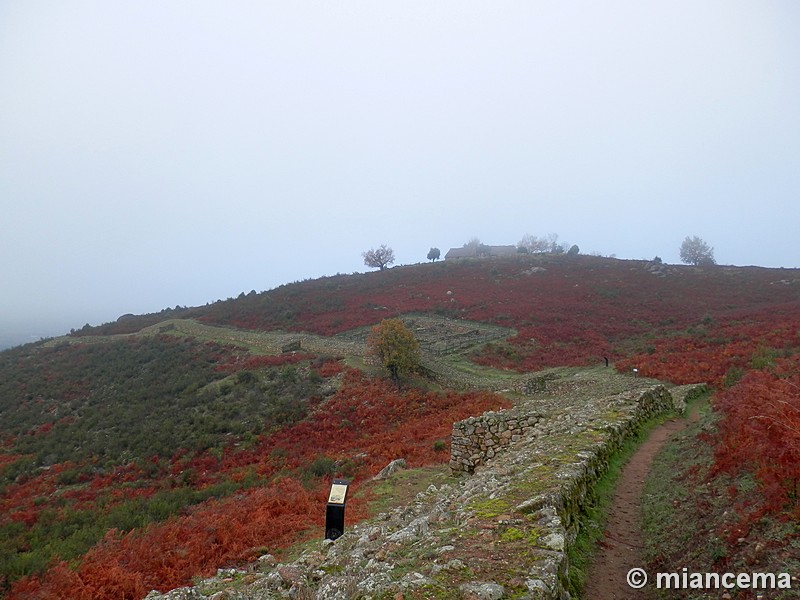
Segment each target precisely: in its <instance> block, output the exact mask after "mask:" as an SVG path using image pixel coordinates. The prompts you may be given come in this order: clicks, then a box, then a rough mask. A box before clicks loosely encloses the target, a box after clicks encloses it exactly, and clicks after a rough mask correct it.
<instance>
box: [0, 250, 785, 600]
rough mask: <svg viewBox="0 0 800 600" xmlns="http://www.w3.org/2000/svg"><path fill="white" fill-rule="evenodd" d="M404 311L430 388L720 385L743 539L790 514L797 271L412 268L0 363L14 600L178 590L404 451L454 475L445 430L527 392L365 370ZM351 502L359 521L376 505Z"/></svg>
mask: <svg viewBox="0 0 800 600" xmlns="http://www.w3.org/2000/svg"><path fill="white" fill-rule="evenodd" d="M398 315H404V316H405V318H406V319H407V321H408V322H409V323H411V324H412V325H413V327H414V328H415V331H416V332H417V333H418V335H419V336H420V337H421V338H425V337H426V336H427V338H428V339H429V341H430V343H429V344H428V345H427V346H425V347H426V355H425V363H426V367H427V368H428V373H429V374H430V375H431V376H433V377H434V381H433V382H428V383H425V385H427V386H428V387H433V388H453V387H456V388H462V389H476V388H480V389H483V390H502V389H508V390H511V389H514V381H515V380H516V379H518V378H519V375H516V374H515V373H517V372H519V373H524V372H527V371H534V370H539V369H542V368H545V367H550V366H559V365H590V364H600V363H602V362H603V357H608V358H610V359H611V360H612V361H614V362H615V363H616V365H617V367H618V368H619V369H620V370H622V371H630V369H632V368H634V367H636V368H637V369H638V370H639V372H640V373H641V374H643V375H648V376H655V377H659V378H661V379H663V380H667V381H672V382H674V383H688V382H693V381H708V382H710V383H711V384H713V385H714V386H716V387H717V388H718V390H719V393H718V395H717V401H716V403H717V406H718V407H719V410H720V411H721V413H722V416H723V419H722V421H721V425H720V434H719V436H718V437H717V438H715V439H714V440H712V441H713V443H714V444H715V447H716V448H717V454H716V458H715V460H716V464H715V469H716V471H715V472H733V471H736V470H738V469H742V468H744V469H748V470H749V471H750V472H752V473H754V474H755V476H756V478H757V481H758V484H759V486H760V488H759V489H760V492H761V493H760V494H759V496H758V497H757V502H755V503H754V504H751V506H750V507H749V508H748V510H747V511H744V512H742V523H743V526H746V524H747V523H748V522H749V520H751V519H753V518H757V517H758V515H759V514H762V515H763V514H776V515H787V516H788V515H797V514H798V489H797V481H799V480H800V473H799V472H798V471H797V469H798V468H800V467H799V466H798V465H800V441H799V440H800V434H798V433H797V432H798V431H799V430H800V427H799V426H800V402H798V394H797V386H798V384H800V382H798V381H797V372H798V369H797V367H798V366H800V365H799V364H798V363H799V362H800V361H799V360H798V356H800V354H798V351H800V337H798V334H799V333H800V273H798V272H797V271H787V270H782V269H781V270H778V269H761V268H755V267H746V268H736V267H716V266H715V267H705V268H702V269H699V268H695V267H675V266H666V265H657V264H651V263H646V262H643V261H618V260H613V259H601V258H594V257H582V256H574V257H572V256H570V257H568V256H559V257H550V256H532V257H513V258H509V259H502V260H500V259H487V260H475V261H464V262H456V263H438V264H430V265H419V266H411V267H400V268H395V269H390V270H387V271H384V272H378V273H370V274H366V275H339V276H335V277H329V278H322V279H319V280H314V281H305V282H300V283H296V284H290V285H286V286H281V287H280V288H277V289H275V290H271V291H269V292H265V293H262V294H256V293H254V292H253V293H251V294H248V295H244V294H242V295H241V296H240V297H239V298H237V299H230V300H227V301H223V302H218V303H215V304H213V305H209V306H206V307H197V308H186V309H172V310H167V311H164V312H162V313H159V314H154V315H143V316H126V317H124V318H121V319H120V320H119V321H117V322H116V323H110V324H106V325H104V326H101V327H96V328H84V329H83V330H81V331H79V332H76V334H74V335H72V336H70V337H68V338H66V339H59V340H52V341H50V342H48V343H46V344H34V345H28V346H24V347H21V348H17V349H13V350H10V351H6V352H3V353H0V422H2V423H3V425H2V431H0V436H1V438H0V439H2V440H3V450H2V453H0V486H2V487H0V508H2V511H1V514H2V515H3V516H2V518H0V540H2V541H1V542H0V543H1V544H2V545H3V546H2V548H0V557H3V558H2V559H0V560H2V562H0V569H1V570H2V571H1V572H2V575H0V576H2V577H3V580H2V581H3V582H4V584H3V585H4V586H5V588H6V589H7V590H9V592H8V593H9V595H10V597H21V596H22V595H23V594H24V593H26V592H25V590H28V591H30V592H31V593H32V592H33V591H34V590H40V593H41V594H44V596H43V597H47V596H46V590H51V592H52V593H53V594H55V595H54V596H53V597H56V596H57V595H58V593H59V590H61V591H63V589H64V588H70V587H74V586H75V585H78V583H76V582H77V581H80V582H81V583H80V585H84V586H87V587H86V589H87V590H89V589H94V590H95V592H93V593H95V597H100V596H101V595H102V594H99V593H97V592H96V590H98V589H104V590H128V591H129V592H130V593H131V594H133V595H135V594H136V593H139V592H142V591H143V590H144V591H147V590H148V589H150V588H152V587H160V588H163V587H164V586H170V585H178V584H180V583H182V582H185V581H186V580H187V578H189V577H191V576H192V575H194V574H197V573H203V572H208V570H209V569H213V568H214V567H215V566H218V565H219V564H222V563H223V562H225V561H231V560H236V559H247V558H249V557H250V558H251V557H253V556H254V555H255V553H256V552H257V551H258V550H259V549H258V546H259V545H261V546H263V545H267V546H268V547H269V548H270V549H274V548H276V547H280V546H281V545H283V544H286V543H287V542H289V541H291V540H293V539H295V537H294V536H295V535H296V532H298V531H301V530H302V529H303V528H304V527H308V526H309V525H312V526H319V523H318V521H319V515H318V513H317V509H316V508H315V507H317V506H318V505H319V503H320V502H324V491H325V488H326V485H327V483H326V482H327V481H328V480H327V479H326V478H328V477H330V476H332V475H346V476H350V477H354V478H355V479H357V480H362V479H365V478H367V477H369V476H370V475H371V474H374V473H375V472H376V471H377V469H379V468H380V467H381V466H383V465H384V464H385V463H386V462H388V461H389V460H391V459H393V458H396V457H397V456H405V457H406V459H407V460H409V462H410V463H411V464H412V465H414V464H416V465H422V464H427V463H431V462H439V463H445V462H447V460H448V459H449V453H448V452H447V445H448V439H449V438H448V436H449V431H450V424H451V423H452V422H453V421H455V420H459V419H462V418H464V417H466V416H469V415H470V414H477V413H480V412H482V411H483V410H487V409H489V408H498V407H501V406H507V405H508V402H509V399H510V400H512V401H513V400H514V394H513V393H506V394H505V396H506V397H505V398H504V397H500V396H498V395H495V394H489V393H487V392H485V391H483V392H460V393H455V392H452V391H447V390H446V389H440V391H436V389H434V390H433V391H425V390H421V389H415V388H414V387H413V386H412V388H409V389H406V390H396V389H393V388H392V387H391V386H389V385H387V384H386V383H385V382H383V381H381V380H379V379H374V378H373V377H371V376H370V375H374V374H376V372H375V371H374V369H373V368H372V367H370V366H369V364H368V363H365V361H364V354H365V350H364V343H363V340H364V337H365V329H364V328H365V327H367V326H369V325H372V324H375V323H377V322H379V321H380V320H381V319H383V318H387V317H393V316H398ZM298 343H299V350H297V348H298ZM290 348H294V349H295V350H294V352H291V351H290V352H287V353H282V352H281V350H283V349H290ZM352 366H355V367H358V368H359V369H365V370H366V372H367V375H364V374H362V373H360V372H359V371H356V370H353V369H352V368H351V367H352ZM508 369H510V370H511V371H508ZM418 383H422V382H418ZM432 423H436V425H435V426H432V425H431V424H432ZM234 499H235V500H234ZM286 499H291V501H290V502H289V503H288V504H287V503H286V502H285V500H286ZM733 501H735V498H734V500H733ZM359 502H360V504H359ZM359 502H356V503H355V504H354V505H353V506H352V510H353V513H354V515H359V514H361V515H363V514H365V511H366V502H365V501H359ZM759 511H760V512H759ZM237 515H239V516H237ZM223 522H229V523H235V524H236V525H235V526H229V527H227V528H225V527H221V523H223ZM269 523H272V525H268V524H269ZM276 523H280V524H281V526H280V528H281V535H280V536H276V535H275V524H276ZM126 532H130V533H126ZM101 540H103V541H102V542H101ZM178 540H180V543H178ZM143 547H147V548H151V549H153V550H154V552H153V555H152V556H150V557H148V556H141V549H142V548H143ZM132 548H137V549H138V550H137V552H139V554H138V555H135V556H136V558H135V559H134V558H133V557H134V554H132V552H133V551H132ZM164 548H170V551H169V552H164V551H163V549H164ZM87 551H89V554H88V555H86V557H85V558H83V560H80V557H81V556H83V555H84V553H86V552H87ZM165 555H169V557H170V558H169V560H166V559H165ZM59 559H61V560H62V561H73V567H75V568H77V571H73V570H72V569H71V568H69V567H68V566H67V563H58V562H57V561H58V560H59ZM54 561H55V562H54ZM59 565H60V566H59ZM115 565H116V566H115ZM123 565H124V566H123ZM76 577H77V578H78V579H77V580H76V579H75V578H76ZM104 581H105V583H103V582H104ZM109 582H111V583H109ZM59 586H61V587H59ZM91 586H95V587H93V588H92V587H91ZM98 586H100V587H98ZM103 586H105V587H103ZM43 590H45V591H43ZM87 593H89V592H87ZM104 593H105V592H104ZM115 593H116V592H113V591H109V592H108V595H109V596H111V595H113V594H115ZM126 593H127V592H126Z"/></svg>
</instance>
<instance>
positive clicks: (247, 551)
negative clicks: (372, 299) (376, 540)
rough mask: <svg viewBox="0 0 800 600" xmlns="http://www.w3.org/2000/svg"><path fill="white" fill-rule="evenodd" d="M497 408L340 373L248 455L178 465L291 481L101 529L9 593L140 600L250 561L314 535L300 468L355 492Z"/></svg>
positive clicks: (493, 400)
mask: <svg viewBox="0 0 800 600" xmlns="http://www.w3.org/2000/svg"><path fill="white" fill-rule="evenodd" d="M503 406H507V402H505V401H504V400H503V399H501V398H500V397H499V396H496V395H494V394H488V393H466V394H461V393H455V392H449V393H424V392H419V391H414V390H412V391H406V392H402V391H398V390H397V388H396V387H395V386H393V385H391V384H389V383H388V382H385V381H383V380H376V379H370V378H367V377H365V376H364V375H362V374H361V373H359V372H357V371H353V370H350V371H347V372H346V374H345V378H344V381H343V385H342V387H341V388H340V390H339V391H338V392H337V393H336V394H335V395H334V396H332V397H331V398H329V399H327V400H325V401H324V402H322V403H320V404H319V405H318V406H317V407H316V409H315V410H313V411H312V413H311V414H310V415H309V417H308V418H307V419H305V420H304V421H302V422H300V423H298V424H297V425H294V426H292V427H289V428H286V429H283V430H280V431H277V432H276V433H274V434H271V435H268V436H265V437H264V438H263V439H262V440H261V441H260V443H259V444H258V446H257V447H255V448H253V449H250V450H245V451H241V452H233V453H231V454H229V455H227V456H225V457H223V458H222V459H221V460H219V459H217V458H215V457H211V456H207V455H206V456H205V458H202V457H201V458H198V459H195V460H194V461H193V462H191V463H188V464H185V465H183V467H184V468H200V469H203V468H206V469H208V470H213V472H214V478H215V479H220V478H224V477H226V476H229V477H231V478H233V479H235V478H236V477H237V476H241V475H242V473H244V472H247V471H250V472H252V471H258V473H259V475H260V477H261V478H262V479H263V480H265V481H271V480H272V478H273V477H274V476H276V474H277V473H278V471H281V472H284V473H285V472H291V473H294V474H295V478H287V477H283V478H281V479H278V480H272V482H271V483H270V484H269V486H268V487H257V488H253V489H249V490H245V491H243V492H240V493H238V494H236V495H235V496H234V497H229V498H226V499H222V500H217V501H210V502H207V503H204V504H203V505H200V506H198V507H197V508H195V509H193V510H191V511H190V512H189V513H188V514H185V515H183V516H180V517H176V518H172V519H169V520H168V521H166V522H165V523H163V524H160V525H152V526H150V527H148V528H147V529H145V530H143V531H139V530H136V531H132V532H130V533H127V534H125V535H121V534H119V533H117V532H113V531H112V532H109V533H108V534H107V535H106V537H105V538H104V539H103V541H102V542H101V543H99V544H97V545H96V546H95V547H93V548H92V549H91V550H89V552H88V553H86V554H85V555H84V557H83V559H82V560H81V562H80V565H79V567H78V568H77V569H75V570H73V569H71V568H70V567H69V566H68V565H67V564H66V563H64V562H59V563H57V564H56V565H54V566H53V567H52V568H50V569H49V570H48V572H47V574H46V575H45V576H44V577H42V578H40V577H36V576H33V577H26V578H23V579H21V580H19V581H17V582H16V583H15V584H14V587H13V589H12V592H11V594H10V596H9V597H10V598H20V599H21V598H37V599H45V598H48V599H49V598H64V597H70V598H87V599H88V598H93V599H95V598H109V599H110V598H140V597H143V596H144V595H145V594H146V593H147V592H148V591H149V590H150V589H162V590H167V589H171V588H174V587H177V586H180V585H186V584H187V583H189V582H190V581H191V578H192V577H193V576H196V575H209V574H211V573H213V572H214V570H215V569H216V568H217V567H219V566H220V565H223V564H229V563H232V562H236V561H242V560H248V559H253V558H254V557H255V556H256V553H257V552H258V550H257V548H263V547H268V548H271V549H278V548H281V547H283V546H285V545H287V544H288V543H290V542H292V541H293V540H295V539H297V538H298V536H299V535H300V534H301V533H302V532H303V531H306V530H308V529H309V527H312V528H314V527H316V529H314V530H312V532H311V535H319V531H320V530H321V528H322V525H323V524H322V519H323V516H322V515H323V514H324V510H323V507H324V502H325V491H326V489H327V485H328V483H327V482H328V479H327V478H325V477H323V478H321V479H320V478H318V477H317V478H312V480H311V482H312V483H311V485H310V486H307V487H304V486H302V485H301V484H300V483H299V481H298V479H302V478H304V476H305V477H308V476H309V475H311V476H313V475H314V473H313V472H310V471H309V465H311V467H312V469H313V465H315V464H321V465H322V466H323V468H324V470H325V471H326V474H327V475H329V476H333V475H335V474H345V475H347V476H349V477H353V478H354V485H353V491H356V490H357V489H358V487H359V482H360V481H363V480H364V479H366V478H368V477H369V476H371V475H374V474H375V472H377V470H378V469H379V468H381V467H383V466H385V465H386V463H387V462H389V461H390V460H392V459H394V458H397V457H398V456H402V457H404V458H405V459H406V460H407V461H408V462H409V463H410V464H411V465H422V464H428V463H436V462H443V461H446V460H448V459H449V453H448V452H447V451H446V450H445V451H442V450H436V447H437V446H435V442H436V441H439V440H444V439H447V438H448V436H449V434H450V429H451V425H452V423H453V422H454V421H457V420H460V419H463V418H466V417H467V416H469V415H473V414H479V413H481V412H484V411H486V410H491V409H497V408H500V407H503ZM387 424H389V425H388V426H387ZM320 457H325V458H327V459H329V461H320V460H319V459H320ZM204 461H205V462H204ZM365 502H366V501H365V499H364V498H360V497H354V498H353V500H352V501H351V502H350V503H349V504H348V515H349V516H348V519H349V520H350V519H358V518H363V517H364V516H366V504H365Z"/></svg>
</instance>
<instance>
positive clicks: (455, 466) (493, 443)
mask: <svg viewBox="0 0 800 600" xmlns="http://www.w3.org/2000/svg"><path fill="white" fill-rule="evenodd" d="M542 418H543V416H542V415H539V414H525V413H524V412H523V411H506V412H488V413H485V414H483V415H481V416H480V417H470V418H469V419H466V420H464V421H458V422H457V423H453V433H452V439H451V448H450V468H451V469H452V470H453V471H454V472H459V471H465V472H467V473H474V472H475V467H477V466H478V465H480V464H483V463H484V462H485V461H486V460H488V459H491V458H494V455H495V454H496V453H497V452H499V451H500V450H501V449H502V448H504V447H505V446H508V445H509V444H513V443H514V442H518V441H519V440H521V439H522V437H523V436H525V435H526V434H527V433H528V432H530V430H531V429H533V428H534V427H536V424H537V423H539V421H540V419H542Z"/></svg>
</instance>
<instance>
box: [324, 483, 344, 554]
mask: <svg viewBox="0 0 800 600" xmlns="http://www.w3.org/2000/svg"><path fill="white" fill-rule="evenodd" d="M348 485H350V482H349V481H347V480H346V479H334V480H333V484H331V492H330V494H328V507H327V509H326V510H325V539H326V540H335V539H336V538H338V537H340V536H341V535H342V534H343V533H344V505H345V501H346V498H347V486H348Z"/></svg>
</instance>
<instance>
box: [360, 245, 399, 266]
mask: <svg viewBox="0 0 800 600" xmlns="http://www.w3.org/2000/svg"><path fill="white" fill-rule="evenodd" d="M361 256H363V257H364V264H365V265H367V266H368V267H373V268H378V269H380V270H381V271H383V270H384V269H385V268H386V267H387V266H389V265H390V264H392V263H393V262H394V250H392V249H391V248H389V247H387V246H386V244H381V246H380V248H378V249H374V248H371V249H369V250H367V251H366V252H362V253H361Z"/></svg>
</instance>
